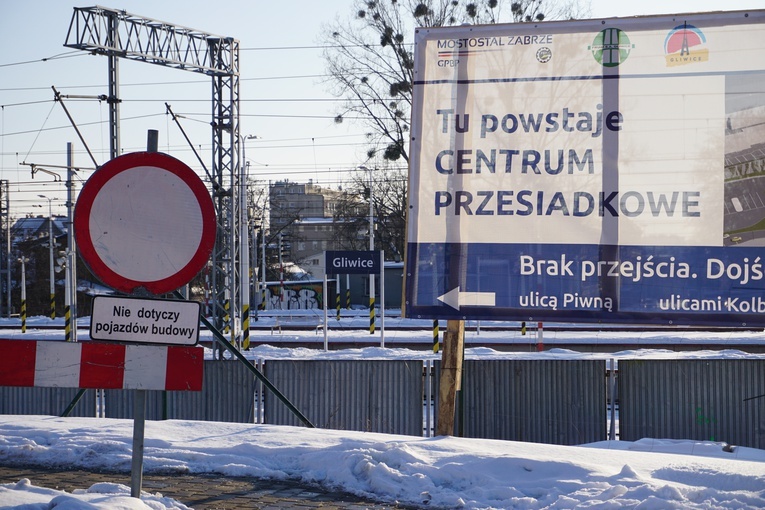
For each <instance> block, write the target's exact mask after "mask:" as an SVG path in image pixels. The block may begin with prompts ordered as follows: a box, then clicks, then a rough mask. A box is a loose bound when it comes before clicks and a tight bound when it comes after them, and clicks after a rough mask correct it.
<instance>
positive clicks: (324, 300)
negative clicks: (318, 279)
mask: <svg viewBox="0 0 765 510" xmlns="http://www.w3.org/2000/svg"><path fill="white" fill-rule="evenodd" d="M322 301H323V303H324V350H325V351H326V350H328V347H329V345H328V338H327V328H328V327H329V324H328V322H329V314H328V312H327V306H328V299H327V271H324V292H323V297H322Z"/></svg>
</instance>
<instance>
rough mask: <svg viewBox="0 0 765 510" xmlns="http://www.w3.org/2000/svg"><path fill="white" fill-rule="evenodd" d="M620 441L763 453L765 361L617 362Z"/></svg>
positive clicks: (764, 437) (764, 446)
mask: <svg viewBox="0 0 765 510" xmlns="http://www.w3.org/2000/svg"><path fill="white" fill-rule="evenodd" d="M618 381H619V397H620V400H619V402H620V414H619V427H620V438H621V439H624V440H629V441H633V440H637V439H640V438H643V437H653V438H667V439H696V440H704V441H721V442H726V443H728V444H735V445H741V446H748V447H752V448H765V360H761V359H751V360H747V359H714V360H622V361H619V377H618Z"/></svg>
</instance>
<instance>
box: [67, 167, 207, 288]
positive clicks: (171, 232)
mask: <svg viewBox="0 0 765 510" xmlns="http://www.w3.org/2000/svg"><path fill="white" fill-rule="evenodd" d="M215 228H216V222H215V209H214V207H213V203H212V199H211V198H210V194H209V192H208V191H207V188H206V187H205V185H204V183H203V182H202V180H201V179H200V178H199V176H198V175H197V174H195V173H194V171H193V170H192V169H191V168H189V167H188V166H187V165H186V164H185V163H183V162H181V161H179V160H177V159H175V158H173V157H172V156H168V155H167V154H162V153H160V152H135V153H132V154H125V155H124V156H120V157H118V158H115V159H113V160H111V161H109V162H108V163H106V164H105V165H104V166H102V167H101V168H100V169H99V170H98V171H96V172H95V173H94V174H93V175H92V176H91V177H90V179H88V181H87V182H86V183H85V186H83V188H82V191H81V192H80V196H79V198H78V199H77V205H76V207H75V209H74V235H75V238H76V242H77V247H78V251H79V253H80V256H81V257H82V259H83V260H84V261H85V263H86V264H87V265H88V267H89V268H90V270H91V272H92V273H93V274H94V275H95V276H96V277H98V278H99V279H100V280H101V281H102V282H103V283H104V284H106V285H108V286H109V287H112V288H113V289H115V290H119V291H122V292H126V293H135V292H136V291H139V289H141V288H143V289H146V291H148V292H149V293H151V294H155V295H156V294H165V293H167V292H171V291H173V290H175V289H177V288H179V287H181V286H183V285H185V284H187V283H188V282H189V281H191V279H192V278H193V277H194V275H196V274H197V273H198V272H199V271H200V270H201V269H202V268H203V267H204V265H205V263H206V262H207V260H208V258H209V257H210V253H211V252H212V249H213V246H214V244H215Z"/></svg>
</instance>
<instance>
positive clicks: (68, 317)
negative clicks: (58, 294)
mask: <svg viewBox="0 0 765 510" xmlns="http://www.w3.org/2000/svg"><path fill="white" fill-rule="evenodd" d="M64 340H66V341H67V342H71V341H72V312H71V311H70V307H69V306H68V305H67V306H66V308H64Z"/></svg>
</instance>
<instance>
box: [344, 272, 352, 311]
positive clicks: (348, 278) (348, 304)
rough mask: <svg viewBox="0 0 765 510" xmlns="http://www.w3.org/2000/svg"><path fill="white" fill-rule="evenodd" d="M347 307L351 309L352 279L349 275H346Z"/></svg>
mask: <svg viewBox="0 0 765 510" xmlns="http://www.w3.org/2000/svg"><path fill="white" fill-rule="evenodd" d="M345 309H346V310H350V309H351V279H350V277H349V276H348V275H346V276H345Z"/></svg>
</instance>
